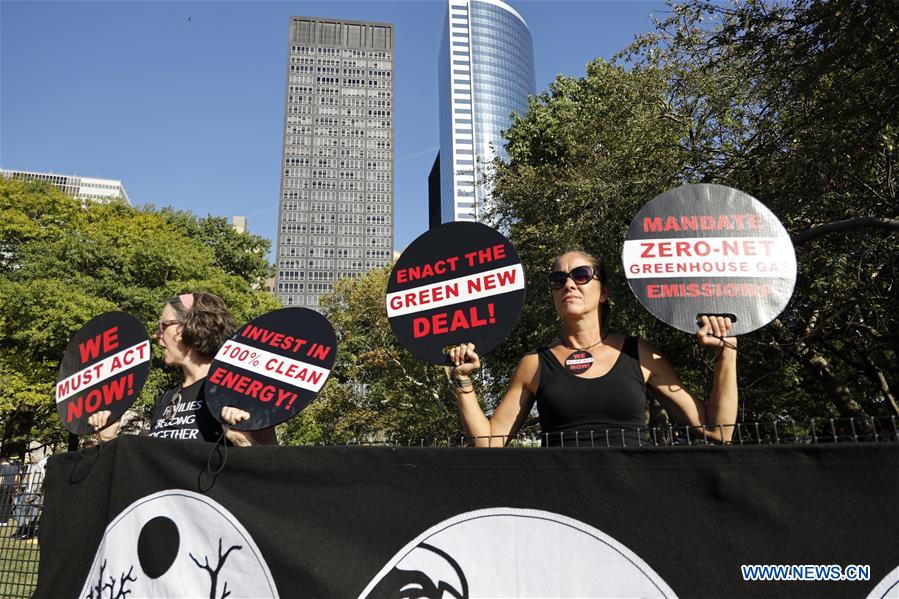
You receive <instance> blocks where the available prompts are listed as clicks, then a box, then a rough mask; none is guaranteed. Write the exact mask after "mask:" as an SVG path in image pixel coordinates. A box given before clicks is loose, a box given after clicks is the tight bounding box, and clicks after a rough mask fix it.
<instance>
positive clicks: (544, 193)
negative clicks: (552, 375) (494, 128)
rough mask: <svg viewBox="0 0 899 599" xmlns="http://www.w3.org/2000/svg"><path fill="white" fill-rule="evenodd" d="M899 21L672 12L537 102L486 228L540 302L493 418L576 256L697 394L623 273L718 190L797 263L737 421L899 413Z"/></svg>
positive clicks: (726, 10)
mask: <svg viewBox="0 0 899 599" xmlns="http://www.w3.org/2000/svg"><path fill="white" fill-rule="evenodd" d="M896 19H897V15H896V12H895V11H894V10H890V7H889V4H888V3H867V2H849V1H837V2H816V1H810V0H804V1H799V2H796V3H795V4H792V5H789V6H785V5H778V4H773V3H770V2H746V3H741V4H737V5H735V6H734V7H727V6H722V5H719V4H713V3H705V2H692V3H688V4H686V5H677V6H672V9H671V13H670V16H669V17H668V18H666V19H664V20H663V21H661V22H659V23H658V26H657V28H656V30H655V31H654V32H652V33H650V34H647V35H645V36H643V37H641V38H639V39H638V40H637V41H636V42H635V43H634V44H633V45H632V46H631V47H629V48H628V49H626V51H625V52H623V53H622V55H621V56H620V57H619V63H618V64H609V63H606V62H604V61H594V62H593V63H590V64H589V65H588V66H587V75H586V77H584V78H580V79H573V78H567V77H559V78H558V79H557V80H556V81H555V82H554V83H553V84H552V85H550V87H549V89H548V90H547V91H546V92H544V93H542V94H540V95H538V96H536V97H534V98H532V100H531V103H530V107H529V110H528V113H527V114H525V115H523V116H521V117H519V118H517V119H516V120H515V122H514V124H513V126H512V127H511V129H510V130H509V131H508V132H507V133H506V136H507V139H508V145H507V150H508V153H509V157H510V159H509V162H508V163H503V162H499V161H498V162H496V163H495V164H494V174H493V180H492V184H493V186H494V189H495V192H494V204H493V207H492V210H491V214H492V218H493V219H494V221H495V222H496V223H497V224H498V225H499V226H501V227H503V228H504V229H505V230H507V231H509V233H510V236H511V239H512V241H513V242H514V243H515V245H516V247H517V248H518V249H519V252H520V253H521V255H522V259H523V261H524V263H525V267H526V271H527V273H528V284H529V291H528V298H527V301H526V308H525V312H524V315H523V318H522V321H521V323H520V324H519V327H518V328H517V330H516V332H515V334H514V335H513V338H512V339H511V340H510V342H508V343H506V344H505V345H504V346H503V347H502V348H501V349H500V350H499V351H498V352H497V353H496V354H495V355H494V356H491V358H492V361H491V364H492V367H493V370H494V372H496V373H497V376H496V377H495V380H496V385H495V387H494V389H493V394H492V400H494V401H495V400H496V398H498V397H499V394H500V392H501V390H502V389H503V388H504V386H505V382H506V379H507V377H508V374H509V373H510V372H511V369H512V368H513V367H514V365H515V363H517V360H518V359H519V358H520V356H521V355H522V354H523V353H524V351H526V350H527V349H529V348H533V347H535V346H537V345H539V344H541V343H545V342H547V341H551V340H552V338H553V336H554V335H555V334H557V333H556V330H557V327H555V325H554V324H553V322H554V316H553V314H552V309H551V304H550V302H549V301H548V298H547V295H548V293H547V286H546V284H545V283H544V281H543V277H544V273H545V272H546V271H547V269H548V268H549V267H550V261H551V259H552V257H553V256H554V255H556V254H558V253H559V252H560V251H561V250H562V249H564V248H565V247H568V246H579V247H583V248H585V249H588V250H591V251H593V252H596V253H598V254H600V257H601V258H603V259H604V260H605V262H606V264H607V265H609V266H610V267H611V268H610V270H611V271H612V276H613V311H612V328H614V329H617V330H620V331H622V332H629V333H635V334H640V335H643V336H646V337H648V338H649V339H651V340H652V341H654V342H656V343H657V344H659V345H660V346H661V348H662V350H663V352H664V353H665V354H666V355H667V356H668V357H669V359H671V360H672V361H673V362H675V363H676V365H677V366H678V370H679V371H680V372H681V374H682V376H683V378H684V379H685V382H686V383H687V384H688V385H689V386H690V387H692V388H694V389H697V390H699V389H701V388H702V386H703V385H704V384H706V383H705V381H707V380H708V372H707V371H708V365H707V364H706V363H705V362H704V361H703V359H702V357H701V356H700V355H698V352H697V350H696V349H695V348H694V344H693V342H692V340H691V339H690V338H689V336H687V335H683V334H681V333H678V332H676V331H673V330H672V329H668V328H667V327H665V326H664V325H661V324H660V323H658V322H657V321H654V319H652V317H651V316H650V315H649V314H648V313H646V312H645V311H644V310H643V309H642V308H641V307H640V306H639V304H638V303H637V302H636V300H635V299H634V298H633V296H632V294H631V293H629V291H628V290H627V288H626V285H625V284H624V277H623V273H622V272H621V268H620V260H619V258H618V256H619V254H620V248H621V247H622V243H623V240H624V236H625V233H626V230H627V226H628V224H629V223H630V221H631V219H632V218H633V216H634V215H635V214H636V213H637V211H638V210H639V208H640V207H641V206H642V205H644V204H645V203H646V202H648V201H649V200H650V199H652V198H653V197H654V196H656V195H657V194H659V193H661V192H663V191H665V190H666V189H669V188H672V187H675V186H677V185H679V184H682V183H697V182H715V183H721V184H724V185H730V186H733V187H737V188H739V189H742V190H744V191H746V192H748V193H750V194H752V195H754V196H755V197H757V198H758V199H760V200H761V201H763V202H764V203H766V204H767V205H768V206H769V207H770V208H771V209H772V210H773V211H774V213H775V214H777V215H778V216H779V217H780V218H781V220H782V221H783V222H784V224H785V225H786V227H787V229H788V230H789V231H791V232H792V233H793V234H794V241H795V242H796V243H797V255H798V259H799V278H798V281H797V287H796V292H795V294H794V297H793V300H792V302H791V303H790V305H789V306H788V307H787V309H786V311H785V312H784V313H783V314H782V315H781V317H780V318H779V319H778V320H777V321H776V322H775V323H773V324H772V325H771V326H769V327H766V328H764V329H762V330H760V331H757V332H755V333H753V334H751V335H747V336H746V337H744V339H743V341H742V344H741V358H740V384H741V406H742V410H743V413H742V418H743V419H745V420H751V419H757V418H777V417H785V416H792V417H794V418H797V419H806V418H808V417H813V416H827V415H840V416H865V415H869V414H870V415H879V416H883V415H888V414H890V413H899V407H897V406H896V403H895V398H894V392H893V391H892V389H893V386H894V385H895V381H896V379H897V376H899V366H897V361H896V357H897V354H896V349H897V339H899V331H897V321H896V317H895V311H894V309H893V306H894V305H895V300H896V293H895V289H896V288H897V272H896V267H895V263H896V230H897V229H899V221H897V206H899V203H897V202H896V196H895V190H896V183H897V181H896V174H895V171H894V169H893V168H892V165H893V164H894V163H895V159H896V143H895V141H896V130H897V126H899V123H897V115H899V111H897V105H896V102H897V100H896V98H897V97H899V94H897V92H899V68H897V67H899V65H897V58H896V53H895V48H896V47H897V41H899V40H897V32H899V26H897V25H899V24H897V22H896Z"/></svg>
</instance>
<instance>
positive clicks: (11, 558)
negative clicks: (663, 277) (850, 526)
mask: <svg viewBox="0 0 899 599" xmlns="http://www.w3.org/2000/svg"><path fill="white" fill-rule="evenodd" d="M709 433H711V434H712V435H715V434H716V433H717V434H718V435H720V434H721V433H724V434H725V436H730V437H731V439H730V441H729V444H730V445H768V446H776V445H780V446H788V445H813V444H818V443H897V442H899V421H897V418H896V417H892V418H864V419H857V418H847V419H837V418H823V419H812V420H809V421H805V422H795V421H792V420H779V421H771V422H751V423H740V424H737V425H735V426H732V427H723V426H722V427H713V428H711V429H707V430H706V431H703V430H701V429H697V428H691V427H684V426H665V427H655V428H643V429H633V430H622V429H602V430H598V431H586V432H585V431H578V432H574V433H554V434H541V433H539V432H536V431H535V432H525V433H522V434H520V435H518V436H516V437H515V438H513V439H511V440H509V439H507V438H505V437H497V438H494V439H493V440H492V441H493V444H494V445H503V444H506V443H507V441H508V445H510V446H514V447H540V446H556V447H588V448H589V447H593V448H597V447H599V448H603V447H616V448H621V447H627V448H648V447H667V448H670V449H671V450H672V451H676V450H677V448H678V447H691V446H698V445H699V446H701V445H711V444H713V443H715V441H713V440H711V439H710V438H709ZM479 441H480V444H485V443H488V442H490V441H491V440H490V439H488V438H480V439H473V438H471V437H466V436H464V435H458V436H452V437H447V438H444V439H437V438H431V439H415V440H411V439H395V438H378V437H377V436H366V437H360V438H359V439H355V440H353V441H351V442H348V443H342V444H341V445H355V446H378V445H387V446H397V447H399V446H402V447H467V446H473V445H476V444H479V443H478V442H479ZM43 477H44V470H43V467H42V466H41V467H38V466H37V465H32V466H29V467H27V468H22V469H21V472H20V473H19V474H16V475H15V476H13V477H10V476H5V477H0V481H3V482H4V484H2V485H0V508H2V511H0V520H3V522H4V523H3V524H2V528H0V597H30V596H31V594H32V593H33V592H34V588H35V586H36V585H37V569H38V561H39V557H40V548H39V545H38V542H37V532H38V525H39V520H40V514H41V510H42V506H43V501H42V500H43V495H42V483H43ZM13 479H14V480H13ZM7 481H8V482H9V484H6V482H7ZM4 518H5V519H4Z"/></svg>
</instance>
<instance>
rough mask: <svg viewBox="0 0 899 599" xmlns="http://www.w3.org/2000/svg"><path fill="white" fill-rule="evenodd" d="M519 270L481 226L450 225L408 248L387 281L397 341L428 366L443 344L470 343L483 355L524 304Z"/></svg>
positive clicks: (499, 239) (501, 242) (508, 249)
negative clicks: (427, 363)
mask: <svg viewBox="0 0 899 599" xmlns="http://www.w3.org/2000/svg"><path fill="white" fill-rule="evenodd" d="M524 290H525V288H524V269H523V268H522V266H521V260H520V259H519V258H518V253H517V252H516V251H515V248H514V247H512V244H511V243H509V241H508V240H507V239H506V238H505V237H503V236H502V235H501V234H500V233H498V232H497V231H495V230H494V229H491V228H490V227H488V226H487V225H483V224H481V223H475V222H452V223H447V224H445V225H442V226H440V227H435V228H434V229H431V230H430V231H428V232H427V233H424V234H423V235H421V236H419V237H418V238H417V239H416V240H415V241H413V242H412V244H411V245H410V246H409V247H408V248H406V251H404V252H403V255H402V256H400V258H399V260H397V262H396V266H394V268H393V272H392V273H390V280H389V281H388V283H387V298H386V301H387V317H388V319H389V320H390V327H391V328H392V329H393V332H394V334H395V335H396V338H397V339H398V340H399V342H400V344H402V345H403V347H405V348H406V349H408V350H409V351H410V352H412V354H413V355H414V356H415V357H417V358H419V359H420V360H424V361H426V362H431V363H432V364H447V363H448V358H447V356H446V354H445V353H444V348H445V347H447V346H451V345H456V344H459V343H474V345H475V348H476V351H477V352H478V353H479V354H481V355H484V354H486V353H487V352H489V351H490V350H492V349H493V348H495V347H496V346H497V345H499V344H500V343H501V342H502V341H503V340H504V339H505V338H506V337H507V336H508V335H509V333H510V332H512V327H514V326H515V323H516V322H517V320H518V315H519V314H520V313H521V306H522V304H523V303H524Z"/></svg>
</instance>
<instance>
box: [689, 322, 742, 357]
mask: <svg viewBox="0 0 899 599" xmlns="http://www.w3.org/2000/svg"><path fill="white" fill-rule="evenodd" d="M699 324H700V325H701V326H700V328H699V330H698V331H697V332H696V340H697V341H698V342H699V345H702V346H703V347H714V348H722V349H724V348H726V347H729V348H731V349H736V348H737V338H736V337H728V336H727V334H728V333H730V330H731V329H732V328H733V323H732V322H731V320H730V318H729V317H726V316H700V317H699Z"/></svg>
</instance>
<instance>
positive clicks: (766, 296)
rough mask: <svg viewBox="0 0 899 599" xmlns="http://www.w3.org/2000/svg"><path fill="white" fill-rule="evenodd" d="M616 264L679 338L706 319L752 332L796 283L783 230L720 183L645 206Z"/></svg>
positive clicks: (772, 313)
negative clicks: (730, 321)
mask: <svg viewBox="0 0 899 599" xmlns="http://www.w3.org/2000/svg"><path fill="white" fill-rule="evenodd" d="M622 261H623V262H624V272H625V274H626V276H627V280H628V283H629V284H630V287H631V290H632V291H633V292H634V294H635V295H636V296H637V299H639V300H640V302H641V303H642V304H643V305H644V306H645V307H646V309H647V310H649V311H650V312H652V314H653V315H655V317H656V318H658V319H660V320H662V321H663V322H666V323H668V324H670V325H671V326H673V327H676V328H678V329H680V330H682V331H686V332H695V331H696V330H697V318H698V317H699V316H701V315H708V314H717V315H730V316H732V317H733V318H734V319H735V322H734V326H733V329H732V331H731V334H733V335H741V334H744V333H749V332H750V331H754V330H756V329H758V328H760V327H762V326H764V325H766V324H767V323H769V322H771V321H772V320H774V319H775V318H776V317H777V315H778V314H780V313H781V311H783V309H784V308H785V307H786V305H787V303H788V302H789V301H790V297H791V296H792V295H793V286H794V285H795V283H796V254H795V252H794V251H793V244H792V242H791V241H790V236H789V235H788V234H787V231H786V229H784V227H783V225H782V224H781V223H780V221H779V220H778V219H777V217H776V216H775V215H774V214H773V213H772V212H771V211H770V210H768V208H767V207H766V206H764V205H763V204H762V203H761V202H759V201H758V200H756V199H755V198H753V197H752V196H750V195H748V194H746V193H744V192H742V191H739V190H737V189H733V188H730V187H725V186H723V185H710V184H701V185H684V186H682V187H678V188H675V189H672V190H669V191H666V192H665V193H663V194H661V195H659V196H658V197H656V198H655V199H653V200H652V201H650V202H649V203H648V204H646V205H645V206H644V207H643V209H642V210H640V212H639V213H637V216H636V217H635V218H634V220H633V221H632V222H631V225H630V228H629V229H628V233H627V239H626V240H625V242H624V249H623V252H622Z"/></svg>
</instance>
